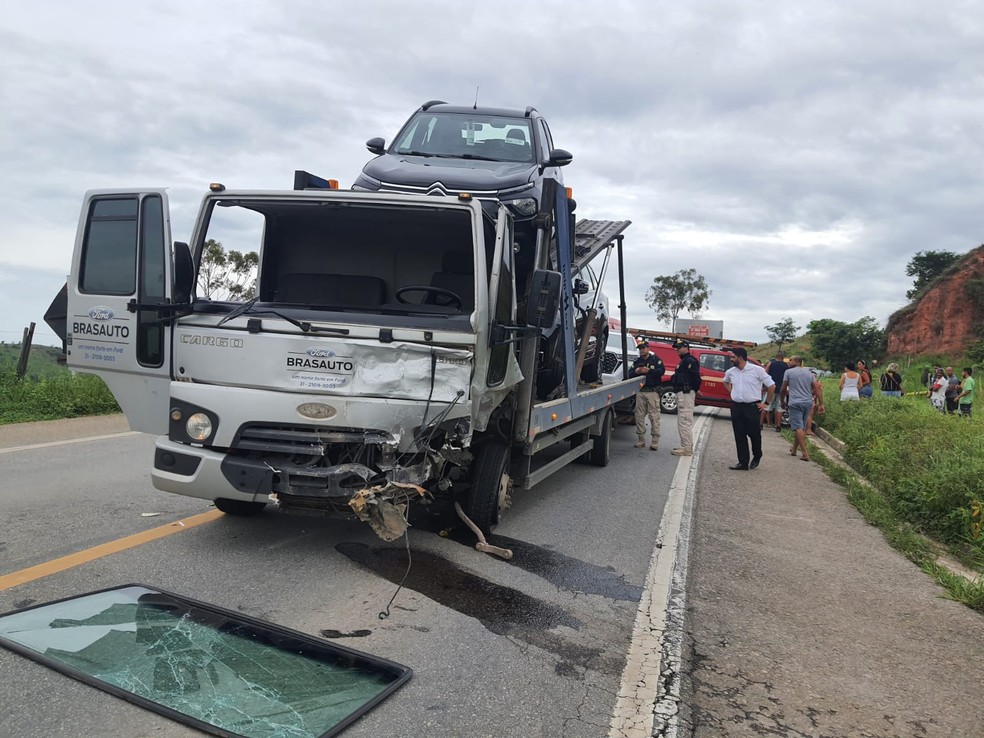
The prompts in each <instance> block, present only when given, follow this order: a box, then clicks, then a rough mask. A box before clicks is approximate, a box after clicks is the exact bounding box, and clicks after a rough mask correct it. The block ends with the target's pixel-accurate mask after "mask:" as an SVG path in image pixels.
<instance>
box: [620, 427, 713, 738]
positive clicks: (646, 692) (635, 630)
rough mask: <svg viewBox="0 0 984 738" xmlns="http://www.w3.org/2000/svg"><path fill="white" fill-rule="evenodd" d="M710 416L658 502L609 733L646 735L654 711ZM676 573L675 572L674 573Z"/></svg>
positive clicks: (696, 431)
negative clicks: (684, 530) (680, 543)
mask: <svg viewBox="0 0 984 738" xmlns="http://www.w3.org/2000/svg"><path fill="white" fill-rule="evenodd" d="M712 419H713V415H705V414H702V415H700V416H698V418H696V419H695V423H694V436H695V437H696V438H697V439H699V440H698V443H697V444H695V453H694V455H693V456H681V457H680V461H679V462H678V463H677V468H676V472H675V473H674V474H673V481H672V482H671V483H670V491H669V496H668V497H667V498H666V505H665V506H664V507H663V516H662V519H661V521H660V526H659V533H657V535H656V546H655V548H654V549H653V555H652V559H651V560H650V565H649V573H648V574H647V575H646V586H645V589H644V590H643V593H642V599H641V600H640V601H639V609H638V611H637V613H636V620H635V624H634V625H633V627H632V642H631V644H630V645H629V653H628V657H627V659H626V663H625V669H624V670H623V671H622V683H621V686H620V688H619V691H618V699H617V700H616V701H615V711H614V713H613V714H612V720H611V724H610V727H609V731H608V736H609V738H650V736H651V735H652V731H653V711H654V709H655V707H656V700H657V693H658V691H659V687H660V668H661V666H662V652H663V636H664V633H665V631H666V621H667V605H668V601H669V598H670V592H671V587H672V584H673V575H674V565H675V564H676V557H677V540H678V538H679V536H680V530H681V521H682V519H683V512H684V503H685V502H686V499H687V492H688V487H689V488H691V489H692V488H693V484H694V481H693V480H692V478H691V475H693V478H694V479H695V478H696V473H697V461H698V460H699V458H700V447H701V446H702V445H703V443H702V442H701V441H702V439H703V436H704V435H705V428H706V427H708V426H709V423H710V422H711V420H712ZM678 574H679V573H678Z"/></svg>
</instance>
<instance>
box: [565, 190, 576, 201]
mask: <svg viewBox="0 0 984 738" xmlns="http://www.w3.org/2000/svg"><path fill="white" fill-rule="evenodd" d="M564 189H566V190H567V199H568V200H573V199H574V188H573V187H565V188H564Z"/></svg>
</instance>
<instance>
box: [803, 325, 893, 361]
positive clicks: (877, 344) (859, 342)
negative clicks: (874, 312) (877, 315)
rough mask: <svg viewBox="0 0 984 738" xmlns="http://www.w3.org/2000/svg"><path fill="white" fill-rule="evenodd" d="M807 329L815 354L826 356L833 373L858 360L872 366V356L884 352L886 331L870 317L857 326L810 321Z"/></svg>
mask: <svg viewBox="0 0 984 738" xmlns="http://www.w3.org/2000/svg"><path fill="white" fill-rule="evenodd" d="M807 329H809V331H810V337H811V338H812V340H813V352H814V353H815V354H816V355H817V356H821V357H823V358H824V359H825V360H826V361H827V364H828V365H829V367H830V368H831V370H833V371H837V370H838V369H840V368H842V367H843V366H844V365H845V364H846V363H847V362H849V361H857V360H858V359H866V360H867V361H868V362H869V363H870V361H871V357H873V356H878V355H880V354H881V353H882V352H883V351H884V350H885V332H884V331H883V330H881V329H880V328H879V327H878V324H877V323H876V322H875V319H874V318H872V317H871V316H865V317H864V318H861V320H858V321H856V322H854V323H842V322H841V321H839V320H832V319H831V318H821V319H820V320H812V321H810V323H809V325H807Z"/></svg>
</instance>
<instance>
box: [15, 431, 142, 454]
mask: <svg viewBox="0 0 984 738" xmlns="http://www.w3.org/2000/svg"><path fill="white" fill-rule="evenodd" d="M139 435H142V434H141V433H140V431H123V432H122V433H109V434H107V435H105V436H86V437H85V438H69V439H68V440H66V441H49V442H48V443H35V444H32V445H31V446H11V447H10V448H0V454H12V453H14V451H33V450H34V449H36V448H49V447H51V446H66V445H68V444H69V443H85V442H87V441H105V440H106V439H107V438H125V437H126V436H139Z"/></svg>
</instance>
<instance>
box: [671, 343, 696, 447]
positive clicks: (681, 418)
mask: <svg viewBox="0 0 984 738" xmlns="http://www.w3.org/2000/svg"><path fill="white" fill-rule="evenodd" d="M673 348H675V349H676V350H677V353H678V354H679V355H680V363H679V364H678V365H677V368H676V371H675V372H674V373H673V389H675V390H676V396H677V431H678V432H679V433H680V445H679V447H677V448H675V449H673V450H672V451H671V452H670V453H671V454H673V455H674V456H693V454H694V438H693V433H692V428H693V424H694V402H695V400H696V399H697V390H699V389H700V364H699V363H698V361H697V359H695V358H694V357H693V356H692V355H691V354H690V344H689V343H687V341H684V340H683V339H682V338H679V339H677V340H676V341H674V342H673Z"/></svg>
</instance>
